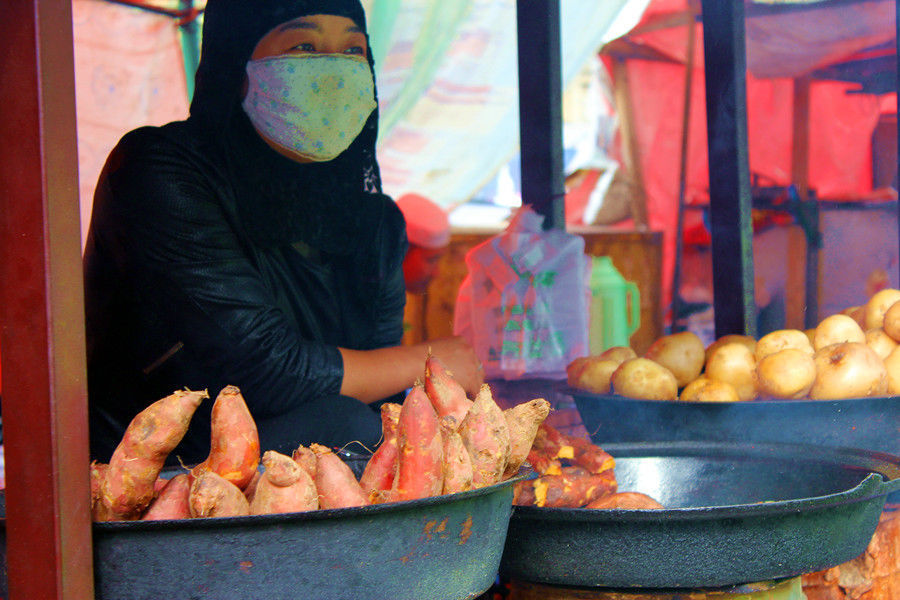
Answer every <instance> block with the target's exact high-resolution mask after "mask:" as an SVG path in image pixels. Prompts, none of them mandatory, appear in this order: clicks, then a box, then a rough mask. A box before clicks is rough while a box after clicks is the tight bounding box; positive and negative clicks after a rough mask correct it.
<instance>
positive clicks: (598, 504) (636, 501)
mask: <svg viewBox="0 0 900 600" xmlns="http://www.w3.org/2000/svg"><path fill="white" fill-rule="evenodd" d="M585 508H600V509H625V510H660V509H663V508H665V507H664V506H663V505H662V504H660V503H659V502H657V501H656V500H655V499H653V498H651V497H650V496H648V495H647V494H641V493H640V492H618V493H616V494H610V495H608V496H604V497H602V498H598V499H597V500H594V501H593V502H591V503H589V504H588V505H587V506H585Z"/></svg>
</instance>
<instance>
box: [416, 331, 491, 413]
mask: <svg viewBox="0 0 900 600" xmlns="http://www.w3.org/2000/svg"><path fill="white" fill-rule="evenodd" d="M423 345H425V346H427V347H428V348H430V349H431V354H432V355H434V356H435V357H437V358H438V360H440V361H441V362H442V363H444V366H445V367H447V369H448V370H449V371H450V373H452V374H453V378H454V379H455V380H456V381H457V382H458V383H459V384H460V385H461V386H462V387H463V389H464V390H466V395H467V396H469V398H474V397H475V395H476V394H478V390H479V388H480V387H481V384H482V383H484V368H483V367H482V365H481V361H480V360H478V357H477V356H476V355H475V350H474V349H473V348H472V346H471V345H469V342H467V341H466V340H465V339H463V338H461V337H459V336H454V337H446V338H438V339H434V340H429V341H427V342H424V343H423Z"/></svg>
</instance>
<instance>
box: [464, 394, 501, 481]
mask: <svg viewBox="0 0 900 600" xmlns="http://www.w3.org/2000/svg"><path fill="white" fill-rule="evenodd" d="M459 434H460V436H462V440H463V444H464V445H465V447H466V450H468V451H469V456H470V457H471V458H472V485H473V486H474V487H476V488H480V487H485V486H488V485H493V484H494V483H497V482H498V481H500V479H501V477H502V476H503V472H504V470H506V462H507V459H508V458H509V426H508V425H507V424H506V418H505V417H504V416H503V411H502V410H500V407H499V406H497V403H496V402H494V398H493V396H492V395H491V388H490V387H488V385H487V384H484V385H482V386H481V389H480V390H479V391H478V395H477V396H476V397H475V402H474V403H473V404H472V408H470V409H469V412H468V414H466V418H465V419H463V422H462V424H461V425H460V426H459Z"/></svg>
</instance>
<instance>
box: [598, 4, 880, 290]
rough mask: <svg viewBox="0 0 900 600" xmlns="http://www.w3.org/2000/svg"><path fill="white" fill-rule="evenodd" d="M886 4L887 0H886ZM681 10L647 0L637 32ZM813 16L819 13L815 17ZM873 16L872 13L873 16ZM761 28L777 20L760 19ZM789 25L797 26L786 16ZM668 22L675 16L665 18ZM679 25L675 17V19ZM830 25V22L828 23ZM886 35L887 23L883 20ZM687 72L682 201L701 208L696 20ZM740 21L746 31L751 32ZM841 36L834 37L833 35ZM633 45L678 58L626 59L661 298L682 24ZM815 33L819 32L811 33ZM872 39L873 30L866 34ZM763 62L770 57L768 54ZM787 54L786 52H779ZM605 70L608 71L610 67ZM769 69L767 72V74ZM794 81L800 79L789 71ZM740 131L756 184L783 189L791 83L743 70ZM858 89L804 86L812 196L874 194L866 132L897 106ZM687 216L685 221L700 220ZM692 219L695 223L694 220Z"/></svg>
mask: <svg viewBox="0 0 900 600" xmlns="http://www.w3.org/2000/svg"><path fill="white" fill-rule="evenodd" d="M890 4H891V5H893V3H892V2H891V3H890ZM883 5H884V3H883V2H864V3H860V4H854V5H853V10H863V9H864V8H866V7H869V8H871V9H872V10H873V11H882V9H883ZM686 10H687V3H686V2H685V1H684V0H654V1H653V2H651V5H650V6H649V7H648V9H647V11H646V12H645V14H644V17H643V19H642V21H641V24H639V25H638V26H637V28H636V29H635V32H640V31H641V30H642V28H647V29H652V27H649V28H648V27H647V26H648V25H650V24H653V23H660V22H661V20H663V19H666V18H667V17H674V16H675V15H677V14H678V13H684V11H686ZM814 14H825V13H819V11H815V13H814ZM878 14H880V12H878ZM767 19H768V21H767V22H768V23H769V24H771V23H779V21H777V20H773V19H772V18H771V17H767ZM791 19H792V20H791V22H792V23H795V24H796V23H797V22H798V21H797V20H796V18H795V17H791ZM669 21H670V22H672V21H675V19H674V18H673V19H670V20H669ZM749 21H751V22H753V23H754V25H753V27H754V32H755V33H754V35H755V36H757V37H759V38H765V35H764V29H762V25H763V24H762V23H759V22H756V21H754V20H753V19H750V20H749ZM676 22H677V21H676ZM799 22H801V23H804V24H805V27H806V28H807V29H808V30H810V31H812V30H815V29H816V27H817V23H816V21H815V20H814V19H812V17H810V16H807V18H806V19H805V20H801V21H799ZM828 22H829V23H830V22H831V20H829V21H828ZM889 26H890V28H891V29H893V22H892V21H891V22H890V23H889ZM696 27H697V31H696V37H695V40H696V46H695V57H696V58H695V61H696V62H695V67H694V72H693V85H692V90H691V113H690V119H689V125H688V128H689V138H688V160H687V173H686V200H687V202H688V203H703V202H706V201H707V200H708V187H709V170H708V169H709V168H715V165H708V164H707V162H708V160H707V159H708V157H707V140H706V106H705V79H704V69H703V32H702V25H701V24H699V23H698V24H697V25H696ZM750 27H751V26H750V25H749V24H748V32H749V29H750ZM835 35H840V32H835ZM629 37H630V39H631V40H632V41H635V42H638V43H640V44H642V45H645V46H649V47H651V48H653V49H655V50H658V51H659V52H661V53H663V54H665V55H667V56H668V57H671V58H672V59H674V60H675V61H679V62H662V61H651V60H642V59H637V58H634V59H629V60H628V61H627V68H628V77H629V80H630V94H631V99H632V111H633V114H634V127H635V135H636V137H637V143H638V147H639V152H640V160H641V167H642V170H643V176H644V182H643V183H644V187H645V190H646V196H647V205H648V214H649V220H650V226H651V227H652V228H654V229H661V230H663V231H664V232H665V238H664V270H663V278H664V279H663V288H664V290H663V298H664V299H666V300H665V301H666V306H667V305H668V300H669V299H670V298H671V290H670V287H671V278H672V270H673V267H674V244H675V237H674V232H675V228H676V219H677V206H678V189H679V163H680V151H681V136H682V129H683V128H682V125H683V124H682V118H681V117H682V105H683V97H684V85H685V65H684V61H685V57H686V56H687V46H686V44H687V39H688V30H687V27H686V26H685V25H684V24H681V25H678V24H676V25H673V26H668V27H663V28H660V29H653V30H651V31H647V32H646V33H637V34H633V35H631V36H629ZM817 37H818V38H819V39H820V40H824V39H825V38H826V37H827V36H825V35H823V32H821V31H819V32H818V34H817ZM871 39H880V34H872V36H869V37H866V38H865V42H866V43H867V42H868V41H869V40H871ZM859 43H860V42H856V43H853V42H852V41H848V40H846V39H841V40H840V44H833V45H827V44H826V43H825V42H824V41H821V45H820V47H819V50H820V52H821V53H822V54H823V56H826V57H827V60H828V61H834V60H836V59H838V58H840V57H839V56H838V55H836V54H835V51H836V50H835V49H836V48H837V47H838V46H840V47H842V48H845V51H846V52H847V53H853V52H856V51H858V50H859V49H860V46H859ZM748 46H749V47H748V54H752V53H753V48H754V41H753V40H751V39H750V37H749V36H748ZM771 48H772V45H771V44H770V46H769V49H770V51H769V52H768V54H767V60H775V55H774V54H773V52H772V51H771ZM786 51H787V50H786ZM803 55H804V57H805V59H804V63H803V64H804V65H806V66H807V67H809V68H812V67H819V66H822V64H825V63H823V62H822V61H821V60H817V59H816V58H814V57H813V56H812V53H811V52H803ZM609 70H610V73H612V69H611V68H610V69H609ZM769 70H770V71H771V70H772V69H771V68H770V69H769ZM797 74H798V75H800V74H803V73H799V72H798V73H797ZM746 81H747V129H748V137H749V163H750V171H751V173H752V174H755V175H758V176H759V178H760V179H759V181H760V182H761V184H763V185H781V186H784V185H790V184H791V183H793V182H792V177H791V175H792V174H791V157H792V147H793V139H792V135H793V134H792V131H793V125H792V124H793V116H792V115H793V90H794V80H793V79H792V78H788V77H781V78H771V79H762V78H757V77H755V76H753V75H752V74H751V73H748V74H747V80H746ZM857 87H858V86H857V85H855V84H852V83H845V82H837V81H820V80H814V81H813V83H812V86H811V90H810V104H809V110H810V116H809V119H810V140H809V186H810V188H812V189H814V190H815V191H816V194H817V196H818V197H819V198H829V199H861V198H863V197H865V196H867V195H869V194H870V193H871V192H872V133H873V131H874V129H875V125H876V123H877V121H878V118H879V115H880V114H881V113H882V112H883V111H888V110H895V109H896V100H895V98H896V96H895V95H891V96H890V97H882V96H874V95H868V94H852V93H848V92H850V91H851V90H853V89H855V88H857ZM698 218H699V214H698V213H697V212H696V211H691V212H689V213H688V215H687V219H688V223H687V224H686V227H687V228H689V227H690V226H691V223H690V220H691V219H695V220H696V219H698ZM695 222H696V221H695Z"/></svg>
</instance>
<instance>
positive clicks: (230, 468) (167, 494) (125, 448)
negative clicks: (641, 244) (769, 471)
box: [91, 357, 611, 521]
mask: <svg viewBox="0 0 900 600" xmlns="http://www.w3.org/2000/svg"><path fill="white" fill-rule="evenodd" d="M206 398H208V394H207V393H206V392H205V391H199V392H193V391H177V392H174V393H173V394H172V395H170V396H167V397H166V398H163V399H162V400H159V401H157V402H155V403H154V404H152V405H150V406H148V407H147V408H146V409H145V410H144V411H142V412H141V413H140V414H138V415H137V416H136V417H135V418H134V420H133V421H132V422H131V424H130V425H129V427H128V428H127V430H126V432H125V434H124V436H123V438H122V441H121V443H120V444H119V447H118V448H117V449H116V450H115V452H114V453H113V456H112V458H111V459H110V462H109V464H100V463H93V464H92V465H91V491H92V498H91V500H92V502H91V506H92V512H93V516H94V519H95V520H97V521H109V520H136V519H145V520H155V519H183V518H198V517H222V516H241V515H254V514H267V513H282V512H300V511H308V510H316V509H319V508H322V509H328V508H345V507H354V506H363V505H367V504H376V503H384V502H396V501H404V500H415V499H419V498H426V497H429V496H436V495H440V494H452V493H456V492H462V491H466V490H470V489H475V488H480V487H485V486H489V485H493V484H495V483H498V482H500V481H503V480H505V479H508V478H510V477H512V476H514V475H515V474H517V473H518V472H519V468H520V467H521V465H522V464H523V463H524V462H525V460H526V459H528V458H529V453H533V452H534V450H533V448H532V446H533V442H534V441H535V439H536V436H538V437H539V435H538V434H539V427H540V426H541V424H542V423H543V421H544V419H545V418H546V417H547V415H548V414H549V411H550V403H549V402H547V401H546V400H544V399H541V398H538V399H535V400H531V401H530V402H525V403H522V404H519V405H517V406H514V407H512V408H510V409H507V410H505V411H504V410H501V409H500V407H499V406H498V405H497V404H496V402H494V399H493V397H492V395H491V390H490V388H489V387H488V386H487V385H484V386H482V388H481V390H480V391H479V393H478V394H477V396H476V397H475V398H474V399H470V398H467V397H466V394H465V391H464V390H463V388H462V386H461V385H460V384H459V383H457V382H456V381H455V380H454V379H453V377H452V375H451V373H450V372H449V371H448V370H447V369H445V368H444V366H443V365H442V364H441V363H440V361H439V360H438V359H436V358H434V357H429V358H427V359H426V362H425V372H424V377H423V379H422V381H421V382H417V383H416V385H415V386H414V387H413V388H412V389H411V390H410V392H409V393H408V394H407V396H406V398H405V399H404V401H403V403H402V404H391V403H388V404H385V405H383V406H382V408H381V417H382V431H383V440H382V443H381V444H380V445H379V446H378V448H377V449H376V450H375V452H374V453H373V454H372V457H371V458H370V459H369V460H368V462H367V463H366V465H365V470H364V471H363V473H362V475H361V477H360V478H359V479H357V478H356V476H355V475H354V473H353V471H352V470H351V468H350V466H349V465H347V464H346V463H345V462H344V461H343V460H342V459H341V458H340V456H338V454H336V453H335V452H334V451H332V449H330V448H326V447H325V446H322V445H319V444H311V445H310V446H309V447H306V446H303V445H300V446H298V447H297V449H296V450H295V451H294V452H293V454H292V456H286V455H284V454H280V453H278V452H275V451H272V450H268V451H265V452H263V453H262V454H261V453H260V445H259V436H258V434H257V430H256V424H255V422H254V420H253V418H252V416H251V414H250V411H249V410H248V408H247V405H246V403H245V402H244V399H243V397H242V395H241V392H240V390H239V389H238V388H237V387H234V386H227V387H226V388H224V389H223V390H222V391H221V392H220V393H219V394H218V396H217V397H216V399H215V403H214V404H213V408H212V428H211V439H210V454H209V456H208V458H207V459H206V460H204V461H203V462H202V463H200V464H199V465H196V466H194V467H193V468H191V469H185V472H183V473H179V474H177V475H175V476H174V477H172V478H171V479H165V478H163V477H161V476H160V474H161V472H162V468H163V464H164V462H165V460H166V458H167V456H168V455H169V454H170V453H171V452H172V451H173V449H174V448H175V447H176V446H177V445H178V443H179V442H180V441H181V439H182V438H183V437H184V435H185V433H186V432H187V426H188V424H189V423H190V420H191V417H192V416H193V414H194V411H195V410H196V409H197V407H198V406H199V405H200V403H201V402H202V401H203V400H204V399H206ZM607 456H608V455H607ZM532 464H533V463H532ZM610 473H611V471H610Z"/></svg>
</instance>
